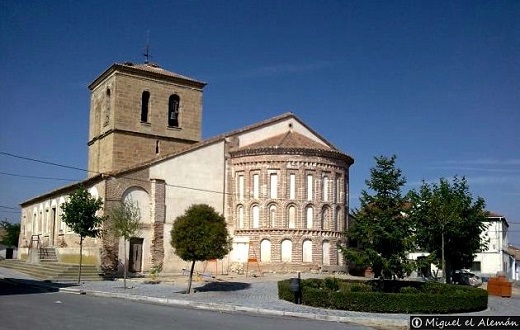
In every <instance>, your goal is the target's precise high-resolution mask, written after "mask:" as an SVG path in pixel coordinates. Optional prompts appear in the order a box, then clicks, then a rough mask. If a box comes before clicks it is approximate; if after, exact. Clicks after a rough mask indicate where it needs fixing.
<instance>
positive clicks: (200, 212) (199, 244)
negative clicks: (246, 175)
mask: <svg viewBox="0 0 520 330" xmlns="http://www.w3.org/2000/svg"><path fill="white" fill-rule="evenodd" d="M170 243H171V245H172V246H173V248H174V249H175V254H176V255H178V256H179V257H180V258H181V259H182V260H184V261H191V268H190V276H189V280H188V289H187V290H186V293H191V283H192V279H193V269H194V268H195V262H196V261H205V260H211V259H222V258H223V257H224V256H225V255H226V254H228V253H229V251H230V250H231V239H230V237H229V233H228V231H227V225H226V219H225V218H224V217H223V216H222V215H220V214H218V213H217V212H216V211H215V209H214V208H213V207H211V206H209V205H206V204H196V205H192V206H190V207H189V208H188V209H187V210H186V212H185V213H184V214H183V215H181V216H179V217H177V218H176V219H175V222H174V224H173V228H172V230H171V241H170Z"/></svg>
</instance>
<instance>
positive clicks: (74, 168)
mask: <svg viewBox="0 0 520 330" xmlns="http://www.w3.org/2000/svg"><path fill="white" fill-rule="evenodd" d="M0 155H5V156H9V157H14V158H19V159H24V160H29V161H31V162H36V163H42V164H47V165H53V166H58V167H63V168H69V169H73V170H78V171H83V172H92V171H89V170H86V169H84V168H79V167H75V166H69V165H62V164H57V163H53V162H48V161H45V160H40V159H34V158H29V157H24V156H19V155H14V154H11V153H8V152H3V151H0ZM92 173H98V172H92Z"/></svg>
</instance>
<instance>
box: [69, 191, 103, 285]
mask: <svg viewBox="0 0 520 330" xmlns="http://www.w3.org/2000/svg"><path fill="white" fill-rule="evenodd" d="M102 206H103V201H102V200H101V198H97V199H96V198H94V197H92V195H91V194H90V193H89V192H88V191H87V190H86V189H85V188H84V187H83V186H80V187H79V188H78V189H76V190H75V191H74V192H73V193H72V194H71V195H70V196H69V200H68V201H67V202H65V203H64V204H63V205H62V206H61V209H62V210H63V216H62V220H63V221H64V222H65V224H67V226H69V228H71V229H72V231H74V232H75V233H76V234H78V235H79V237H80V241H79V273H78V283H81V264H82V261H83V239H84V238H85V237H96V236H98V235H99V227H100V226H101V223H102V222H103V220H104V218H103V217H99V216H97V215H96V213H97V211H99V210H100V209H101V207H102Z"/></svg>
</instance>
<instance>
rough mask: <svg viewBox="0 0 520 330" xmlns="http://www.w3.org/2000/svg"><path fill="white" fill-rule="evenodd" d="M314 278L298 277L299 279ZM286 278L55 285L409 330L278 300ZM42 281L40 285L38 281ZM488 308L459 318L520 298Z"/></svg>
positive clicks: (511, 307) (403, 322)
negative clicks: (191, 287)
mask: <svg viewBox="0 0 520 330" xmlns="http://www.w3.org/2000/svg"><path fill="white" fill-rule="evenodd" d="M2 276H3V277H13V278H21V277H24V276H25V278H26V279H27V280H30V278H28V277H27V276H26V275H23V274H21V273H18V272H14V271H11V270H9V269H5V268H1V267H0V278H1V277H2ZM306 276H307V277H315V276H316V275H306V274H303V275H302V277H306ZM289 277H291V275H287V274H284V275H279V274H278V275H273V274H271V275H268V276H263V277H258V278H251V277H248V278H245V277H244V276H234V277H230V276H228V277H219V278H218V279H219V280H220V281H216V282H209V283H206V282H196V283H194V287H195V289H196V291H197V293H195V294H190V295H185V294H182V293H181V292H182V291H184V290H185V289H186V277H182V276H177V277H171V278H162V283H161V284H145V283H143V282H142V281H138V280H132V281H128V284H129V286H130V287H131V288H129V289H124V288H123V283H122V281H103V282H85V283H84V284H82V285H81V286H77V285H76V284H75V283H68V284H67V283H58V284H54V285H60V286H61V287H62V288H61V290H62V291H70V292H76V293H77V292H79V291H84V292H87V293H88V294H89V295H98V296H105V297H117V298H122V299H126V300H134V301H146V302H151V303H156V304H165V305H174V306H190V307H193V308H198V309H209V310H216V311H222V312H229V311H235V312H249V313H254V314H258V315H270V316H293V317H298V318H305V319H318V320H327V321H333V322H343V323H355V324H361V325H365V326H372V327H381V328H385V329H388V328H393V329H408V326H409V320H410V315H407V314H377V313H361V312H351V311H340V310H329V309H322V308H314V307H309V306H303V305H295V304H293V303H291V302H287V301H282V300H279V299H278V294H277V292H278V291H277V285H276V283H277V280H279V279H282V278H289ZM38 283H41V282H38ZM488 307H489V308H488V309H487V310H485V311H481V312H475V313H467V314H463V315H467V316H469V315H475V316H485V315H492V316H496V315H504V316H512V315H513V316H514V315H520V295H514V296H513V297H512V298H497V297H490V298H489V304H488Z"/></svg>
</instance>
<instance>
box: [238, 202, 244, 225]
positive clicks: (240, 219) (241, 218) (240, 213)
mask: <svg viewBox="0 0 520 330" xmlns="http://www.w3.org/2000/svg"><path fill="white" fill-rule="evenodd" d="M237 227H238V229H244V207H243V206H242V205H239V206H238V207H237Z"/></svg>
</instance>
